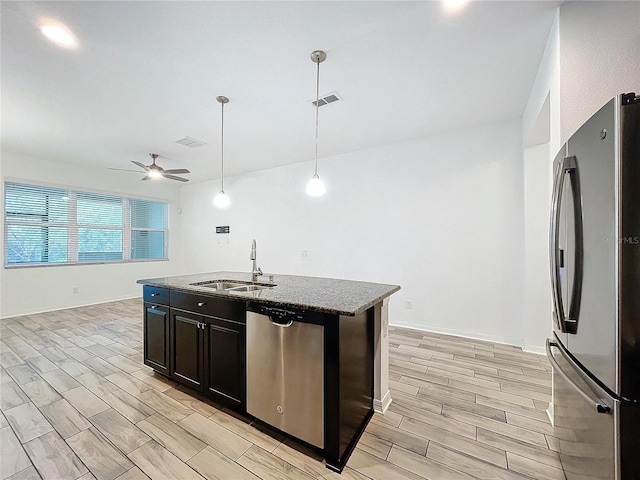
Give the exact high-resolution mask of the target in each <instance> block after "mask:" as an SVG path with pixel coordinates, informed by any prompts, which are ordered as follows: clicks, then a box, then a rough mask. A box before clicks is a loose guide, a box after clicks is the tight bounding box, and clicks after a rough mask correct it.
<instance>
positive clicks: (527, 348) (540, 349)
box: [389, 323, 546, 355]
mask: <svg viewBox="0 0 640 480" xmlns="http://www.w3.org/2000/svg"><path fill="white" fill-rule="evenodd" d="M389 326H390V327H401V328H411V329H413V330H419V331H422V332H432V333H442V334H444V335H453V336H455V337H465V338H472V339H474V340H481V341H484V342H492V343H498V344H501V345H512V346H516V347H520V348H522V351H524V352H529V353H536V354H538V355H546V351H545V348H544V345H540V346H538V345H523V342H522V339H515V338H499V337H494V336H492V335H483V334H481V333H476V332H461V331H458V330H452V329H447V328H429V329H427V328H425V327H423V326H416V325H409V324H404V323H389Z"/></svg>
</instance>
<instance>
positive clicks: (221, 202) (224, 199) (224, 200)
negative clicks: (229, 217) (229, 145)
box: [213, 95, 231, 209]
mask: <svg viewBox="0 0 640 480" xmlns="http://www.w3.org/2000/svg"><path fill="white" fill-rule="evenodd" d="M216 100H217V101H218V102H220V104H221V106H222V128H221V140H220V170H221V175H220V191H219V192H218V193H217V194H216V196H215V197H213V204H214V205H215V206H216V207H218V208H220V209H225V208H227V207H229V205H231V199H230V198H229V196H228V195H227V194H226V193H224V105H225V103H229V99H228V98H227V97H223V96H222V95H221V96H219V97H216Z"/></svg>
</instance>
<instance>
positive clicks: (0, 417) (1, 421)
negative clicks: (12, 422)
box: [0, 411, 9, 428]
mask: <svg viewBox="0 0 640 480" xmlns="http://www.w3.org/2000/svg"><path fill="white" fill-rule="evenodd" d="M8 426H9V422H7V419H6V417H5V416H4V413H2V412H1V411H0V428H4V427H8Z"/></svg>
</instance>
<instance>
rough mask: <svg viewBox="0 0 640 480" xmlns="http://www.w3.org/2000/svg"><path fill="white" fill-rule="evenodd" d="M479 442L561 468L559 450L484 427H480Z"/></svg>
mask: <svg viewBox="0 0 640 480" xmlns="http://www.w3.org/2000/svg"><path fill="white" fill-rule="evenodd" d="M478 442H481V443H484V444H486V445H491V446H492V447H496V448H499V449H501V450H505V451H506V452H507V454H509V453H510V452H511V453H516V454H518V455H520V456H522V457H526V458H529V459H531V460H534V461H537V462H540V463H544V464H545V465H549V466H551V467H555V468H561V466H560V458H559V457H558V453H557V452H554V451H553V450H549V449H548V448H544V447H536V446H534V445H531V444H530V443H528V442H524V441H522V440H520V439H518V438H512V437H507V436H506V435H502V434H500V433H496V432H492V431H490V430H485V429H484V428H478Z"/></svg>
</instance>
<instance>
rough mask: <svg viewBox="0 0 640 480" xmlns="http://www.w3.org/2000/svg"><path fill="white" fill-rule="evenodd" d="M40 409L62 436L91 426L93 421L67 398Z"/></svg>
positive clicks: (70, 434) (71, 434)
mask: <svg viewBox="0 0 640 480" xmlns="http://www.w3.org/2000/svg"><path fill="white" fill-rule="evenodd" d="M40 411H41V412H42V414H43V415H44V416H45V417H46V419H47V420H48V421H49V423H51V425H53V427H54V428H55V429H56V431H57V432H58V434H59V435H60V436H61V437H62V438H68V437H71V436H73V435H75V434H77V433H80V432H81V431H82V430H86V429H87V428H89V427H91V423H89V421H88V420H87V419H85V418H84V417H83V416H82V415H80V413H79V412H78V411H77V410H76V409H75V408H73V406H71V404H70V403H69V402H68V401H67V400H65V399H60V400H58V401H56V402H53V403H50V404H48V405H44V406H42V407H40Z"/></svg>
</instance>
